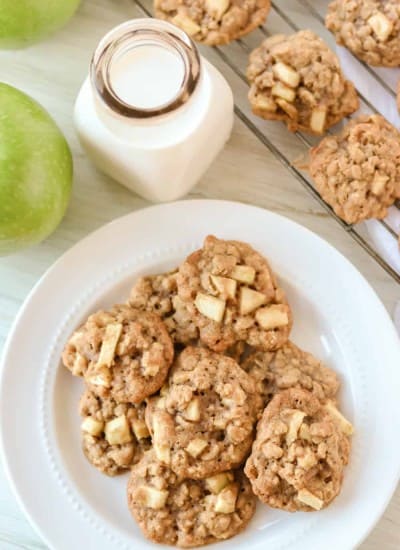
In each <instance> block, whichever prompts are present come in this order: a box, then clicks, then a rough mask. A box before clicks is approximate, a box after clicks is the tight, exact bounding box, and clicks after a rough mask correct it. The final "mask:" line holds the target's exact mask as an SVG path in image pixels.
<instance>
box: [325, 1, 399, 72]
mask: <svg viewBox="0 0 400 550" xmlns="http://www.w3.org/2000/svg"><path fill="white" fill-rule="evenodd" d="M325 24H326V26H327V28H328V29H329V30H330V31H331V32H332V33H333V34H334V35H335V38H336V41H337V43H338V44H341V45H343V46H346V48H348V49H349V50H350V51H351V52H352V53H353V54H354V55H355V56H357V57H358V58H360V59H362V60H363V61H365V62H366V63H368V64H369V65H375V66H382V67H398V66H400V3H399V1H398V0H334V1H333V2H331V3H330V4H329V8H328V14H327V16H326V21H325Z"/></svg>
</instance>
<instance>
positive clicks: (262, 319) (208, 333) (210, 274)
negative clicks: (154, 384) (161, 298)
mask: <svg viewBox="0 0 400 550" xmlns="http://www.w3.org/2000/svg"><path fill="white" fill-rule="evenodd" d="M178 294H179V297H180V298H181V300H182V302H184V303H185V305H186V308H187V311H188V313H189V315H190V317H191V319H192V320H193V322H194V323H195V325H196V326H197V327H198V328H199V332H200V340H201V341H202V342H203V343H204V344H205V345H206V346H208V347H209V348H211V349H213V350H214V351H218V352H223V351H225V350H227V349H228V348H230V347H231V346H232V345H233V344H235V343H236V342H238V341H243V342H247V343H248V344H249V345H251V346H254V347H256V348H260V349H263V350H272V349H278V348H279V347H280V346H282V345H283V344H284V343H285V342H286V340H287V339H288V337H289V333H290V329H291V326H292V315H291V311H290V308H289V306H288V304H287V301H286V297H285V294H284V292H283V290H282V289H281V288H280V287H279V286H278V284H277V282H276V279H275V276H274V274H273V272H272V270H271V268H270V267H269V265H268V263H267V261H266V260H265V259H264V258H263V257H262V256H261V255H260V254H259V253H258V252H256V251H255V250H253V248H251V247H250V246H249V245H248V244H245V243H242V242H239V241H223V240H219V239H217V238H216V237H213V236H208V237H207V238H206V239H205V241H204V245H203V248H201V249H200V250H197V251H196V252H194V253H193V254H191V255H190V256H189V257H188V258H187V259H186V261H185V262H183V264H182V265H181V266H180V268H179V273H178Z"/></svg>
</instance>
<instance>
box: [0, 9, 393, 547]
mask: <svg viewBox="0 0 400 550" xmlns="http://www.w3.org/2000/svg"><path fill="white" fill-rule="evenodd" d="M17 1H18V0H17ZM135 15H136V12H135V7H134V3H133V0H84V1H83V4H82V6H81V8H80V10H79V12H78V14H77V15H76V17H75V18H74V19H73V21H71V22H70V24H69V25H68V26H67V27H66V28H65V29H64V30H62V31H61V32H59V33H58V34H57V35H56V36H54V37H52V38H50V39H49V40H47V41H46V42H43V43H41V44H39V45H37V46H35V47H32V48H30V49H28V50H24V51H18V52H0V79H1V80H4V81H6V82H8V83H10V84H12V85H14V86H16V87H18V88H20V89H22V90H24V91H26V92H27V93H29V94H30V95H32V96H33V97H34V98H36V99H37V100H38V101H40V102H41V103H42V104H43V106H45V107H46V108H47V109H48V110H49V112H50V113H51V114H52V115H53V116H54V118H55V119H56V120H57V122H58V124H59V125H60V127H61V128H62V129H63V131H64V133H65V134H66V137H67V139H68V141H69V143H70V145H71V147H72V150H73V153H74V161H75V186H74V191H73V195H72V200H71V204H70V207H69V209H68V212H67V215H66V217H65V219H64V220H63V222H62V223H61V225H60V227H59V228H58V230H57V231H56V232H55V233H54V234H53V235H52V236H51V237H50V238H49V239H48V240H47V241H46V242H44V243H43V244H41V245H40V246H37V247H34V248H32V249H30V250H28V251H25V252H22V253H20V254H17V255H13V256H9V257H7V258H2V259H0V348H1V347H2V345H3V344H4V340H5V338H6V336H7V333H8V331H9V329H10V325H11V323H12V321H13V319H14V317H15V315H16V313H17V311H18V309H19V307H20V305H21V303H22V301H23V300H24V298H25V297H26V295H27V294H28V292H29V291H30V289H31V288H32V287H33V285H34V284H35V283H36V281H37V280H38V279H39V277H40V276H41V275H42V274H43V273H44V271H45V270H46V269H47V268H48V267H49V266H50V265H51V264H52V263H53V262H54V261H55V260H56V259H57V258H58V257H59V256H60V255H61V254H63V252H64V251H66V250H67V249H68V248H70V247H71V246H72V245H73V244H74V243H76V242H77V241H79V240H80V239H81V238H82V237H84V236H85V235H87V234H88V233H90V232H91V231H93V230H95V229H96V228H98V227H100V226H101V225H103V224H105V223H107V222H109V221H110V220H112V219H114V218H116V217H119V216H121V215H124V214H126V213H128V212H131V211H132V210H136V209H138V208H142V207H143V206H146V204H147V203H146V201H144V200H142V199H140V198H138V197H137V196H135V195H134V194H132V193H130V192H129V191H127V190H126V189H124V188H123V187H121V186H119V185H118V184H117V183H115V182H113V181H111V180H110V179H108V178H106V177H105V176H103V175H101V174H100V173H99V172H97V171H96V170H95V168H94V167H93V166H92V165H91V164H90V162H89V161H88V160H87V159H86V158H85V155H84V154H83V152H82V150H81V148H80V146H79V144H78V141H77V137H76V135H75V133H74V129H73V124H72V116H71V115H72V108H73V103H74V99H75V97H76V94H77V92H78V89H79V87H80V85H81V83H82V81H83V79H84V78H85V76H86V74H87V70H88V63H89V60H90V56H91V52H92V51H93V48H94V47H95V45H96V44H97V42H98V40H99V39H100V37H101V36H102V35H103V34H104V33H105V32H106V31H107V30H108V29H110V28H111V27H112V26H114V25H116V24H118V23H120V22H122V21H124V20H126V19H129V18H130V17H132V16H135ZM190 196H191V197H205V198H223V199H229V200H235V201H242V202H246V203H251V204H255V205H258V206H261V207H264V208H267V209H270V210H273V211H275V212H279V213H280V214H283V215H285V216H288V217H289V218H292V219H293V220H295V221H297V222H299V223H301V224H303V225H305V226H307V227H308V228H309V229H311V230H312V231H315V232H316V233H318V234H319V235H321V236H322V237H323V238H325V239H326V240H327V241H329V242H330V243H331V244H333V245H334V246H335V247H336V248H338V249H339V250H340V251H341V252H342V253H343V254H345V255H346V256H347V257H349V258H350V259H351V261H352V262H353V263H354V265H355V266H356V267H357V268H358V269H359V270H360V271H361V273H363V275H364V276H365V277H366V278H367V279H368V280H369V282H370V283H371V285H372V286H373V287H374V289H375V290H376V292H377V293H378V295H379V296H380V298H381V300H382V301H383V303H384V304H385V306H386V307H387V308H388V310H389V312H392V310H393V307H394V304H395V302H396V301H397V300H398V298H399V295H400V292H399V287H398V285H396V284H395V283H394V281H393V280H392V279H391V278H390V277H389V276H388V275H387V274H386V273H385V272H384V271H383V270H382V269H381V268H380V267H379V266H378V265H377V264H376V263H375V262H374V261H373V260H372V259H371V258H370V257H369V256H368V255H367V254H366V253H365V252H364V251H363V250H362V249H361V248H360V247H359V246H358V245H357V244H356V243H355V242H354V241H353V240H352V239H351V238H350V237H349V236H348V235H347V234H346V233H345V231H344V230H343V229H342V228H341V227H340V226H339V225H338V224H337V223H336V222H335V221H334V220H332V219H331V218H330V217H329V216H328V215H327V214H326V212H325V211H324V210H323V209H322V208H321V207H320V206H319V205H318V203H317V202H316V201H315V200H314V199H313V198H312V197H311V196H310V195H309V194H308V193H307V192H306V191H305V190H304V189H303V187H302V186H301V185H300V184H299V182H298V181H297V180H296V179H294V178H293V176H291V175H290V173H289V172H288V171H287V170H286V169H285V168H284V167H283V166H282V165H281V164H280V163H279V162H278V161H277V160H276V159H275V158H274V157H273V156H272V155H271V154H270V153H269V152H268V150H267V149H266V148H265V147H264V146H263V145H262V144H261V143H260V142H259V141H258V140H257V138H256V137H254V135H253V134H252V133H251V132H250V131H249V130H248V128H247V127H246V126H245V125H244V124H243V123H242V122H240V121H239V120H236V123H235V128H234V133H233V136H232V139H231V140H230V142H229V143H228V145H227V147H226V149H225V150H224V151H223V153H222V154H221V155H220V156H219V158H218V159H217V161H216V162H215V163H214V164H213V166H212V167H211V168H210V170H209V171H208V172H207V174H206V175H205V176H204V178H203V179H202V181H201V183H200V184H199V185H198V186H197V187H196V189H195V190H194V192H193V193H192V194H191V195H190ZM399 368H400V366H399ZM21 383H23V381H21ZM10 414H12V411H10ZM18 437H20V438H21V452H29V449H23V434H18ZM32 475H34V472H32ZM374 490H377V488H371V491H374ZM38 491H40V487H38ZM338 528H340V526H338ZM8 548H10V549H12V548H26V549H34V548H45V546H44V545H43V543H42V542H41V540H40V538H39V536H38V535H37V534H36V533H35V532H34V530H33V529H32V528H31V527H30V525H29V523H28V522H27V520H26V518H25V517H24V514H23V513H22V512H21V510H20V508H19V506H18V504H17V502H16V499H15V497H14V496H13V494H12V492H11V490H10V488H9V485H8V482H7V480H6V478H5V475H4V472H3V470H2V467H1V465H0V550H6V549H8ZM361 548H362V549H363V550H375V549H376V548H381V549H382V550H397V549H399V548H400V491H398V492H397V494H396V495H395V496H394V498H393V500H392V502H391V503H390V505H389V507H388V508H387V510H386V513H385V515H384V516H383V518H382V519H381V521H380V522H379V523H378V525H377V526H376V527H375V529H374V530H373V531H372V533H371V534H370V536H369V537H368V539H367V540H366V541H365V542H364V543H363V544H362V546H361ZM310 550H319V549H310Z"/></svg>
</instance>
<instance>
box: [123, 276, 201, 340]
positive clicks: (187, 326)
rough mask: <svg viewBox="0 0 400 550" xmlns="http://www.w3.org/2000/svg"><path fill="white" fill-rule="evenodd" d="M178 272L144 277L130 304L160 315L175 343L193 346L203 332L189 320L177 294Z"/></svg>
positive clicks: (135, 286) (137, 284)
mask: <svg viewBox="0 0 400 550" xmlns="http://www.w3.org/2000/svg"><path fill="white" fill-rule="evenodd" d="M177 275H178V272H177V271H173V272H171V273H162V274H160V275H149V276H147V277H140V279H139V280H138V281H137V282H136V284H135V285H134V287H133V288H132V290H131V293H130V296H129V304H130V305H131V306H132V307H134V308H137V309H142V310H145V311H152V312H154V313H157V314H158V315H159V316H160V317H161V319H162V320H163V321H164V324H165V326H166V327H167V330H168V332H169V334H170V336H171V338H172V341H173V342H174V344H189V343H190V342H192V341H194V340H197V338H198V335H199V331H198V329H197V327H196V326H195V325H194V323H193V321H192V320H191V319H190V318H189V315H188V312H187V309H186V307H185V306H184V304H183V303H182V301H181V299H180V298H179V296H178V294H177V292H178V289H177V284H176V279H177Z"/></svg>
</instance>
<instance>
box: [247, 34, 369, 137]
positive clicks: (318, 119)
mask: <svg viewBox="0 0 400 550" xmlns="http://www.w3.org/2000/svg"><path fill="white" fill-rule="evenodd" d="M247 78H248V80H249V82H250V91H249V101H250V104H251V107H252V110H253V112H254V113H255V114H256V115H258V116H260V117H262V118H265V119H267V120H282V121H284V122H285V123H286V124H287V126H288V128H289V130H291V131H292V132H294V131H296V130H303V131H305V132H311V133H314V134H317V135H320V134H324V133H325V132H326V130H327V129H328V128H330V127H331V126H333V125H334V124H336V123H337V122H339V121H340V120H341V119H342V118H344V117H346V116H347V115H349V114H351V113H353V112H354V111H356V110H357V109H358V107H359V100H358V96H357V92H356V90H355V88H354V86H353V84H352V83H351V82H350V81H349V80H346V79H345V77H344V76H343V73H342V70H341V68H340V64H339V60H338V58H337V56H336V55H335V54H334V53H333V52H332V51H331V50H330V49H329V48H328V46H327V45H326V44H325V42H324V41H323V40H322V39H321V38H319V36H317V35H316V34H314V33H313V32H311V31H300V32H297V33H296V34H293V35H291V36H285V35H275V36H271V37H269V38H267V39H266V40H264V42H262V44H261V46H260V47H258V48H256V49H255V50H254V51H253V52H252V53H251V54H250V60H249V66H248V69H247Z"/></svg>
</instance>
